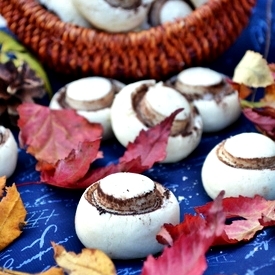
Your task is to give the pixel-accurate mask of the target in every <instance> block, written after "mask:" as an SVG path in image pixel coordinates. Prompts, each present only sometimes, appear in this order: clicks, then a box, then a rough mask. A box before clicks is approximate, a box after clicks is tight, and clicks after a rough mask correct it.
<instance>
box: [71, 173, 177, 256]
mask: <svg viewBox="0 0 275 275" xmlns="http://www.w3.org/2000/svg"><path fill="white" fill-rule="evenodd" d="M179 219H180V209H179V203H178V201H177V199H176V197H175V196H174V195H173V193H172V192H171V191H169V190H168V189H166V188H165V187H163V186H162V185H161V184H159V183H157V182H154V181H152V180H151V179H150V178H148V177H146V176H143V175H141V174H135V173H122V172H120V173H115V174H111V175H109V176H107V177H105V178H103V179H101V180H100V181H98V182H96V183H94V184H92V185H91V186H90V187H88V188H87V189H86V190H85V192H84V193H83V195H82V197H81V199H80V201H79V204H78V206H77V210H76V214H75V229H76V234H77V236H78V238H79V239H80V241H81V242H82V243H83V245H84V246H86V247H88V248H97V249H100V250H102V251H103V252H105V253H106V254H107V255H109V256H110V257H111V258H113V259H134V258H143V257H146V256H147V255H149V254H155V253H158V252H160V251H161V250H162V249H163V246H162V245H160V244H159V243H158V242H157V240H156V235H157V233H158V232H159V230H160V229H161V226H162V225H163V224H164V223H171V224H174V225H175V224H178V223H179Z"/></svg>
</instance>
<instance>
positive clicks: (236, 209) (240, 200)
mask: <svg viewBox="0 0 275 275" xmlns="http://www.w3.org/2000/svg"><path fill="white" fill-rule="evenodd" d="M211 205H212V202H211V203H209V204H206V205H204V206H201V207H198V208H196V211H198V212H199V213H202V214H203V213H205V212H207V211H208V209H209V208H210V207H211ZM222 205H223V211H224V213H225V215H226V218H227V219H228V220H229V221H230V224H226V225H225V227H224V232H223V234H222V235H221V236H220V237H219V238H217V239H216V240H215V245H221V244H230V243H238V242H240V241H249V240H251V239H252V238H253V237H254V236H255V234H256V233H257V232H258V231H260V230H262V229H263V228H264V227H267V226H274V225H275V201H271V200H266V199H265V198H263V197H261V196H259V195H256V196H255V197H253V198H249V197H243V196H239V197H229V198H224V199H223V202H222Z"/></svg>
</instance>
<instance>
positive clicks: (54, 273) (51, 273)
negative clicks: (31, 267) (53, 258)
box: [0, 267, 64, 275]
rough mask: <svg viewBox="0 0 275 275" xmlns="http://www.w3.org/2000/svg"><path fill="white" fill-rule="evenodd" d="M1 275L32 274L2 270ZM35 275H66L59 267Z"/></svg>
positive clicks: (0, 270)
mask: <svg viewBox="0 0 275 275" xmlns="http://www.w3.org/2000/svg"><path fill="white" fill-rule="evenodd" d="M0 275H31V274H30V273H25V272H20V271H15V270H10V269H4V268H2V269H1V268H0ZM34 275H64V272H63V269H62V268H59V267H52V268H50V269H48V270H46V271H45V272H42V273H36V274H34Z"/></svg>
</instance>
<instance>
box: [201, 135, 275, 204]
mask: <svg viewBox="0 0 275 275" xmlns="http://www.w3.org/2000/svg"><path fill="white" fill-rule="evenodd" d="M201 178H202V183H203V187H204V189H205V191H206V192H207V194H208V195H209V196H210V197H211V198H213V199H214V198H215V197H216V196H217V195H218V194H219V193H220V191H221V190H224V191H225V196H226V197H230V196H232V197H236V196H239V195H242V196H248V197H253V196H255V195H256V194H258V195H261V196H263V197H265V198H266V199H272V200H274V199H275V143H274V141H273V140H271V139H270V138H268V137H266V136H264V135H262V134H259V133H242V134H238V135H235V136H233V137H230V138H228V139H226V140H224V141H222V142H221V143H219V144H218V145H216V146H215V147H214V148H213V149H212V150H211V151H210V153H209V154H208V155H207V157H206V159H205V161H204V163H203V167H202V172H201Z"/></svg>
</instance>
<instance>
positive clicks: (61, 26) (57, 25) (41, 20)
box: [11, 0, 254, 43]
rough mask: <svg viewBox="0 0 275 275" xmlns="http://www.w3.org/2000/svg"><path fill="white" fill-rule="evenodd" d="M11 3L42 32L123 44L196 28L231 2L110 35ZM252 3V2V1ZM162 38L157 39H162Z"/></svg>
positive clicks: (214, 0)
mask: <svg viewBox="0 0 275 275" xmlns="http://www.w3.org/2000/svg"><path fill="white" fill-rule="evenodd" d="M11 1H12V2H17V3H16V5H17V7H20V8H21V9H22V11H23V13H24V14H26V15H27V14H30V16H31V17H32V20H33V22H35V23H36V26H37V27H38V28H39V29H41V30H44V31H48V32H49V33H52V32H55V31H59V32H61V33H63V32H65V31H68V30H74V33H73V36H76V37H77V36H79V35H81V33H82V32H85V34H87V33H88V34H89V35H90V37H94V38H95V39H99V38H100V37H102V36H107V37H110V39H116V42H117V43H119V41H120V40H122V41H123V43H125V39H126V40H127V38H128V37H130V36H134V37H135V38H134V39H135V40H140V39H141V40H143V39H144V36H145V35H146V36H150V35H154V36H155V35H156V34H158V33H161V34H162V35H163V34H166V35H169V34H171V33H174V32H175V31H178V29H179V28H184V27H186V28H190V27H192V26H194V27H196V26H197V23H198V19H199V20H201V19H202V17H203V18H209V17H211V16H212V15H213V14H215V13H216V12H219V10H220V9H221V8H222V6H223V5H225V4H226V3H228V2H230V1H231V0H208V2H207V3H205V4H204V5H202V6H200V7H198V8H197V9H195V10H194V11H193V12H192V13H191V14H189V15H188V16H186V17H184V18H180V19H177V20H175V21H174V22H166V23H164V24H162V25H159V26H154V27H153V26H152V27H150V28H149V29H146V30H139V31H129V32H123V33H111V32H106V31H102V30H99V29H94V28H85V27H81V26H77V25H75V24H72V23H68V22H63V21H61V19H59V18H58V16H57V15H55V14H54V13H52V12H50V11H48V10H47V9H46V8H44V7H43V6H42V5H40V4H39V3H38V1H36V0H28V1H26V0H11ZM253 1H254V0H253ZM45 21H47V22H51V23H50V24H45ZM162 38H163V37H159V39H162Z"/></svg>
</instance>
